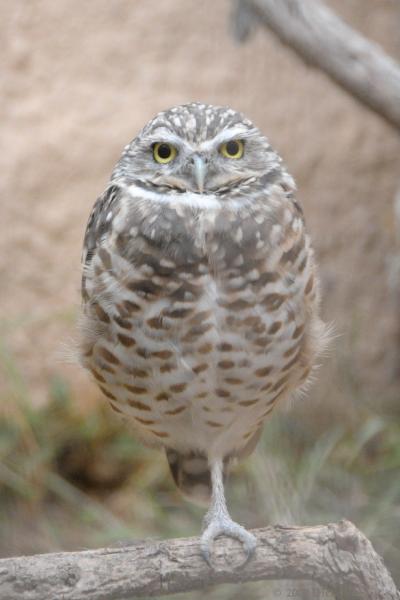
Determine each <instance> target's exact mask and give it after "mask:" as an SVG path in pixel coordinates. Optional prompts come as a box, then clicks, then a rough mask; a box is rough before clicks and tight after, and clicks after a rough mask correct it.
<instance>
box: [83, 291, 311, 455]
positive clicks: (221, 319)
mask: <svg viewBox="0 0 400 600" xmlns="http://www.w3.org/2000/svg"><path fill="white" fill-rule="evenodd" d="M296 301H300V297H299V299H298V300H296ZM304 315H305V312H304V310H303V309H302V310H299V309H297V310H293V298H292V299H291V301H290V302H288V300H287V297H286V296H285V295H283V294H278V293H271V294H270V297H269V304H268V303H267V304H266V303H265V301H264V303H263V304H262V305H261V304H257V303H249V302H247V303H245V302H243V301H242V302H236V304H235V303H232V302H226V299H225V298H224V296H223V295H219V294H218V290H217V289H215V286H214V287H213V286H212V285H211V286H210V287H207V288H205V291H204V293H203V294H201V295H200V296H199V297H197V298H196V299H195V300H194V299H193V298H191V299H189V298H186V299H185V298H181V299H180V300H179V301H173V302H172V301H171V300H170V299H169V298H162V299H159V300H157V302H154V303H149V304H148V305H144V306H143V305H142V306H141V307H140V306H139V305H138V304H136V303H135V302H134V301H133V300H132V298H127V299H125V300H123V301H122V302H119V303H115V304H113V305H112V309H111V308H110V304H109V305H108V307H107V311H106V310H105V307H104V305H103V306H101V305H100V304H96V303H92V304H91V305H90V309H89V311H88V313H87V318H88V319H89V321H91V325H90V327H91V329H92V330H93V331H96V332H97V333H96V334H95V335H93V336H92V340H91V342H88V343H87V346H86V349H85V352H84V364H85V366H86V367H87V368H88V369H89V370H90V371H91V372H92V374H93V376H94V377H95V379H96V380H97V383H98V384H99V386H100V388H101V390H102V391H103V393H104V394H105V396H106V397H107V398H108V399H109V401H110V404H111V406H112V408H113V409H114V410H115V411H117V412H120V413H122V414H123V415H125V416H126V417H128V418H129V419H130V420H131V421H132V423H133V424H134V426H135V428H136V430H137V432H138V434H139V435H140V437H141V438H142V439H143V441H145V442H147V443H149V444H155V445H159V444H161V445H165V446H168V447H170V448H174V449H176V450H179V451H186V450H188V449H190V450H199V451H201V452H205V453H207V454H208V455H214V456H218V455H219V456H225V455H228V454H232V453H234V452H235V451H237V450H240V448H242V447H243V446H245V445H246V443H247V442H248V441H249V439H250V438H251V437H252V435H253V434H254V433H255V432H256V431H257V430H258V429H259V427H260V426H261V425H262V423H263V421H264V420H265V419H266V418H267V417H268V415H269V414H270V413H271V411H272V410H273V408H274V407H275V406H276V404H277V402H278V401H279V400H281V399H282V398H283V397H284V396H285V395H287V394H288V393H289V392H290V391H291V390H293V389H294V388H296V387H298V386H299V385H300V384H301V382H304V380H305V379H306V378H307V376H308V373H309V370H310V361H309V360H308V358H307V353H306V352H304V348H305V345H306V342H307V329H308V323H307V321H306V318H305V316H304ZM94 321H95V326H94V325H93V322H94Z"/></svg>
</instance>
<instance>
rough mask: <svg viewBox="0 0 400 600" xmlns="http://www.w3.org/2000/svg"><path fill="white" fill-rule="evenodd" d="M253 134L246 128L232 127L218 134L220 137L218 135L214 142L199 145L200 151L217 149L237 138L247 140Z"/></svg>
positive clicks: (208, 141) (240, 126)
mask: <svg viewBox="0 0 400 600" xmlns="http://www.w3.org/2000/svg"><path fill="white" fill-rule="evenodd" d="M251 133H252V130H251V129H250V130H249V129H247V128H244V127H243V126H242V125H237V126H236V127H230V128H229V129H225V130H224V131H221V133H218V135H216V136H215V137H214V138H213V139H212V140H207V141H205V142H203V143H202V144H199V149H200V150H203V151H205V152H207V151H208V150H211V149H212V148H215V147H216V146H219V145H220V144H223V143H224V142H226V141H228V140H232V139H235V138H240V139H246V137H249V135H251Z"/></svg>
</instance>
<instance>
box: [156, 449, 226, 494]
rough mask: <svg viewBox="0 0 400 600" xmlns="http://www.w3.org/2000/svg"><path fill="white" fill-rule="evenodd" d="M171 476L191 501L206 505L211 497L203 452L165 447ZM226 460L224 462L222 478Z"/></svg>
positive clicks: (208, 470)
mask: <svg viewBox="0 0 400 600" xmlns="http://www.w3.org/2000/svg"><path fill="white" fill-rule="evenodd" d="M165 453H166V456H167V460H168V464H169V468H170V469H171V473H172V477H173V478H174V481H175V483H176V485H177V487H178V489H179V491H180V492H181V493H182V494H183V495H184V496H185V498H187V499H188V500H190V501H191V502H195V503H196V504H200V505H202V506H204V505H206V504H208V503H209V501H210V497H211V476H210V467H209V464H208V460H207V457H206V456H205V455H204V454H199V453H196V452H188V453H187V454H180V453H179V452H177V451H176V450H171V449H169V448H166V449H165ZM226 468H227V461H225V462H224V478H225V475H226Z"/></svg>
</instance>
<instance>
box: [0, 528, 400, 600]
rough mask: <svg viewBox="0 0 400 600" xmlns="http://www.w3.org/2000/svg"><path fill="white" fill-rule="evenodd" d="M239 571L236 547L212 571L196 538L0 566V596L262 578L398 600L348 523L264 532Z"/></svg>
mask: <svg viewBox="0 0 400 600" xmlns="http://www.w3.org/2000/svg"><path fill="white" fill-rule="evenodd" d="M253 533H254V534H255V535H256V536H257V540H258V546H257V550H256V555H255V557H254V558H253V559H251V561H250V562H249V563H248V564H247V565H246V566H245V567H243V568H237V566H236V565H238V564H240V563H241V561H242V559H243V554H242V549H241V547H240V545H239V544H238V542H236V541H235V540H231V539H228V538H221V539H219V540H217V542H216V544H215V562H216V565H217V569H216V570H213V569H210V568H209V567H208V566H207V564H206V563H205V562H204V560H203V559H202V558H201V556H200V552H199V539H198V538H185V539H176V540H166V541H154V542H143V543H142V542H141V543H138V544H135V545H132V546H128V547H123V548H103V549H100V550H87V551H83V552H62V553H59V554H42V555H36V556H26V557H17V558H6V559H2V560H0V598H4V599H7V600H54V599H55V598H57V600H83V599H85V600H123V599H127V598H132V597H135V598H139V597H143V596H147V597H149V596H155V595H168V594H172V593H177V592H187V591H190V590H198V589H202V588H204V587H206V586H209V585H212V584H218V583H228V582H238V581H240V582H243V581H257V580H266V579H285V580H287V579H302V580H305V579H306V580H313V581H316V582H318V583H319V584H320V585H322V586H323V587H324V588H326V589H327V590H330V591H331V592H333V594H336V595H337V597H338V598H340V600H399V598H400V594H399V593H398V592H397V591H396V588H395V585H394V583H393V581H392V579H391V577H390V575H389V573H388V571H387V570H386V568H385V566H384V564H383V562H382V560H381V559H380V557H379V556H378V555H377V554H376V552H375V551H374V549H373V547H372V545H371V543H370V542H369V541H368V540H367V539H366V538H365V537H364V536H363V535H362V534H361V533H360V532H359V531H358V529H356V528H355V527H354V525H352V524H351V523H349V522H348V521H341V522H340V523H337V524H330V525H325V526H317V527H267V528H265V529H258V530H256V531H254V532H253Z"/></svg>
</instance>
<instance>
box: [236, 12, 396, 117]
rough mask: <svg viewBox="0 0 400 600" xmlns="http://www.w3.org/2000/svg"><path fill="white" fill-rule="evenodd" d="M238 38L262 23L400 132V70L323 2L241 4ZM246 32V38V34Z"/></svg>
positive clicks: (237, 25) (391, 60)
mask: <svg viewBox="0 0 400 600" xmlns="http://www.w3.org/2000/svg"><path fill="white" fill-rule="evenodd" d="M234 10H235V13H234V22H235V29H236V32H238V35H239V36H241V35H242V37H243V39H245V38H246V37H247V35H248V33H249V27H248V26H247V25H246V23H249V22H250V21H251V18H250V13H253V19H252V21H253V23H254V22H255V20H257V22H260V21H261V23H263V24H264V25H266V26H267V27H268V28H269V29H271V30H272V31H273V32H274V33H275V34H276V35H277V36H278V38H279V39H280V40H281V41H282V42H283V43H284V44H286V45H288V46H290V47H291V48H292V49H293V50H295V51H296V52H297V54H298V55H299V56H300V57H301V58H302V59H303V60H304V61H305V62H306V63H307V64H309V65H312V66H314V67H317V68H319V69H321V70H322V71H324V72H325V73H326V74H327V75H328V76H329V77H330V78H331V79H333V80H334V81H335V82H336V83H338V84H339V85H340V86H341V87H343V88H344V89H345V90H346V91H347V92H349V93H350V94H351V95H352V96H354V97H355V98H357V99H358V100H360V101H361V102H362V103H363V104H365V105H366V106H368V107H369V108H371V109H372V110H373V111H375V112H377V113H378V114H379V115H381V117H383V118H384V119H385V120H386V121H388V122H389V123H390V124H392V125H394V126H395V127H397V128H400V66H399V65H398V63H396V62H395V61H394V60H393V59H392V58H390V57H389V56H388V55H387V54H385V52H384V51H383V50H382V48H381V47H380V46H378V45H377V44H374V43H372V42H370V41H369V40H367V39H366V38H365V37H363V36H362V35H361V34H360V33H358V32H357V31H355V30H354V29H352V28H351V27H349V26H348V25H347V24H346V23H344V22H343V21H342V20H341V19H340V18H339V17H337V16H336V15H335V13H334V12H332V11H331V10H330V9H329V8H327V7H326V6H325V5H324V4H322V3H321V2H319V1H318V0H239V1H238V0H236V3H235V9H234ZM241 32H243V33H242V34H241Z"/></svg>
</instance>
